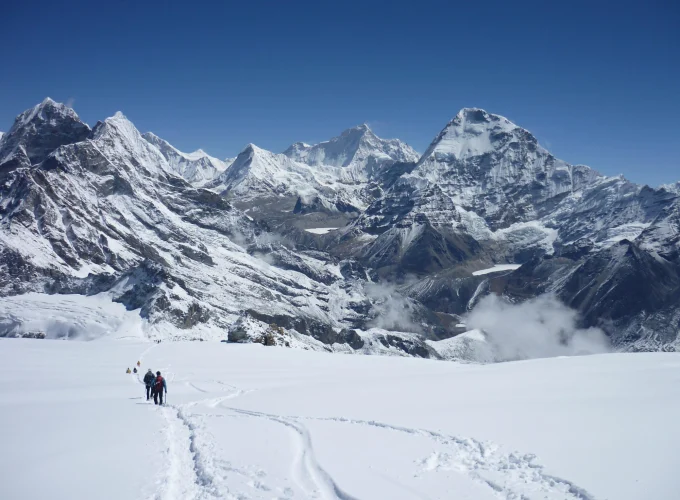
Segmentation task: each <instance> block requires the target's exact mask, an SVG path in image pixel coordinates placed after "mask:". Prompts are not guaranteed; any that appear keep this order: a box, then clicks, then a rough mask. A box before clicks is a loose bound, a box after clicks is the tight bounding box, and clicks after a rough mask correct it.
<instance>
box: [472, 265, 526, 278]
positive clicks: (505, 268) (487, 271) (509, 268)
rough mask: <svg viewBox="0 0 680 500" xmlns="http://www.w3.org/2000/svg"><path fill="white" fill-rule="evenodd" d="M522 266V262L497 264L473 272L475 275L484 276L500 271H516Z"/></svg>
mask: <svg viewBox="0 0 680 500" xmlns="http://www.w3.org/2000/svg"><path fill="white" fill-rule="evenodd" d="M520 267H522V265H521V264H496V265H495V266H493V267H490V268H488V269H480V270H479V271H475V272H473V273H472V275H473V276H482V275H484V274H490V273H497V272H499V271H514V270H515V269H519V268H520Z"/></svg>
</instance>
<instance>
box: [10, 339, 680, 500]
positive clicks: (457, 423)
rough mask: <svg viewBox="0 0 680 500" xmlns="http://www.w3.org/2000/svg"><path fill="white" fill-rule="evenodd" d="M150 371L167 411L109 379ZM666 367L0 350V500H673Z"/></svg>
mask: <svg viewBox="0 0 680 500" xmlns="http://www.w3.org/2000/svg"><path fill="white" fill-rule="evenodd" d="M138 359H139V360H141V362H142V371H144V370H145V369H146V368H147V367H150V368H153V369H154V370H156V369H159V370H161V371H163V372H164V374H165V376H166V377H167V379H168V389H169V396H170V397H169V402H170V405H169V406H166V407H163V408H158V407H154V406H153V405H148V404H147V403H146V402H145V401H144V400H143V399H141V397H142V394H143V387H142V385H141V384H140V383H139V382H138V380H137V378H136V376H134V375H126V374H125V369H126V368H127V367H128V366H130V367H131V366H132V365H133V364H134V363H135V362H136V361H137V360H138ZM679 369H680V355H678V354H674V353H673V354H671V353H654V354H635V355H628V354H612V355H599V356H589V357H580V358H552V359H543V360H533V361H525V362H516V363H504V364H496V365H485V366H481V365H461V364H456V363H443V362H435V361H428V360H422V359H414V358H393V357H373V356H342V355H337V354H336V355H330V354H323V353H316V352H305V351H298V350H290V349H277V348H266V347H263V346H257V345H236V344H228V345H227V344H216V343H211V342H193V343H191V342H169V343H161V344H158V345H156V344H148V343H139V342H136V341H130V342H125V341H111V340H100V341H95V342H87V343H84V342H83V343H81V342H60V341H51V340H10V339H2V340H0V426H1V427H2V428H3V429H10V428H11V429H12V432H11V433H7V434H6V435H5V437H4V442H3V446H2V447H1V448H0V469H1V470H2V471H3V480H2V481H0V498H55V499H62V498H63V499H66V498H68V499H76V500H77V499H81V498H83V499H85V498H87V499H89V498H93V497H96V498H101V499H109V498H110V499H120V498H126V499H135V498H158V499H211V498H228V499H236V498H239V499H265V498H266V499H272V498H278V499H284V498H285V499H294V498H300V499H310V498H320V499H338V498H339V499H352V498H354V499H358V498H361V499H367V498H389V499H395V500H396V499H413V498H419V499H420V498H427V499H450V498H466V499H493V498H506V499H511V498H512V499H516V498H517V499H518V498H526V499H546V498H547V499H576V498H578V499H582V500H583V499H617V500H627V499H628V500H632V499H640V498H655V499H670V498H675V497H676V493H677V491H678V488H680V478H679V477H678V475H677V474H676V471H677V468H678V466H679V465H680V458H679V455H678V454H677V449H678V447H679V446H680V431H679V430H678V428H677V425H675V423H676V422H677V421H678V419H679V418H680V384H678V373H680V370H679Z"/></svg>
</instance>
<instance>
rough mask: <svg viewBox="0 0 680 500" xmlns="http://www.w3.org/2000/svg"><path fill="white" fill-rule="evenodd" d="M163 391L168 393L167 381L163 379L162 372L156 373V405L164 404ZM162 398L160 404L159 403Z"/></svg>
mask: <svg viewBox="0 0 680 500" xmlns="http://www.w3.org/2000/svg"><path fill="white" fill-rule="evenodd" d="M163 390H165V393H166V394H167V393H168V384H166V383H165V379H164V378H163V377H161V372H156V380H154V382H153V402H154V404H163ZM158 398H160V403H159V402H158Z"/></svg>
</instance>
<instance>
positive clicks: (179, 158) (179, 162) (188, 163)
mask: <svg viewBox="0 0 680 500" xmlns="http://www.w3.org/2000/svg"><path fill="white" fill-rule="evenodd" d="M142 137H143V138H144V139H145V140H146V141H147V142H148V143H149V144H151V145H153V146H155V147H156V148H157V149H158V151H160V153H161V154H162V155H163V157H164V158H165V159H166V160H167V162H168V164H169V165H170V168H171V169H172V170H173V171H174V172H175V173H176V174H178V175H179V176H180V177H183V178H184V179H185V180H186V181H188V182H189V183H191V184H193V185H195V186H203V185H204V184H205V183H207V182H210V181H212V180H213V179H215V178H216V177H217V176H218V175H220V174H221V173H222V172H224V171H225V170H226V169H227V167H228V166H229V164H230V163H231V162H229V163H227V162H224V161H222V160H218V159H217V158H214V157H212V156H210V155H209V154H208V153H206V152H205V151H203V150H202V149H197V150H196V151H194V152H193V153H183V152H182V151H180V150H179V149H177V148H175V147H174V146H173V145H171V144H170V143H169V142H168V141H166V140H164V139H161V138H160V137H158V136H157V135H156V134H154V133H152V132H146V133H145V134H143V135H142Z"/></svg>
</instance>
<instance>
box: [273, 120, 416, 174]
mask: <svg viewBox="0 0 680 500" xmlns="http://www.w3.org/2000/svg"><path fill="white" fill-rule="evenodd" d="M283 154H284V155H286V156H288V157H289V158H292V159H294V160H296V161H299V162H301V163H305V164H307V165H312V166H321V165H326V166H333V167H342V168H347V169H349V170H350V172H351V175H352V176H353V177H354V178H355V179H357V180H367V179H370V178H371V177H372V176H373V175H374V173H375V172H376V171H378V170H381V169H382V168H383V167H385V166H388V165H390V164H392V163H395V162H415V161H417V160H418V157H419V155H418V153H416V152H415V151H414V150H413V148H411V147H410V146H409V145H408V144H406V143H404V142H402V141H400V140H398V139H381V138H380V137H378V136H377V135H375V134H374V133H373V131H372V130H371V129H370V127H369V126H368V125H367V124H365V123H364V124H361V125H357V126H355V127H352V128H349V129H347V130H345V131H343V132H342V133H341V134H340V135H339V136H337V137H333V138H332V139H330V140H328V141H324V142H320V143H318V144H314V145H309V144H305V143H301V142H298V143H295V144H293V145H292V146H291V147H289V148H288V149H287V150H286V151H284V153H283Z"/></svg>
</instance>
